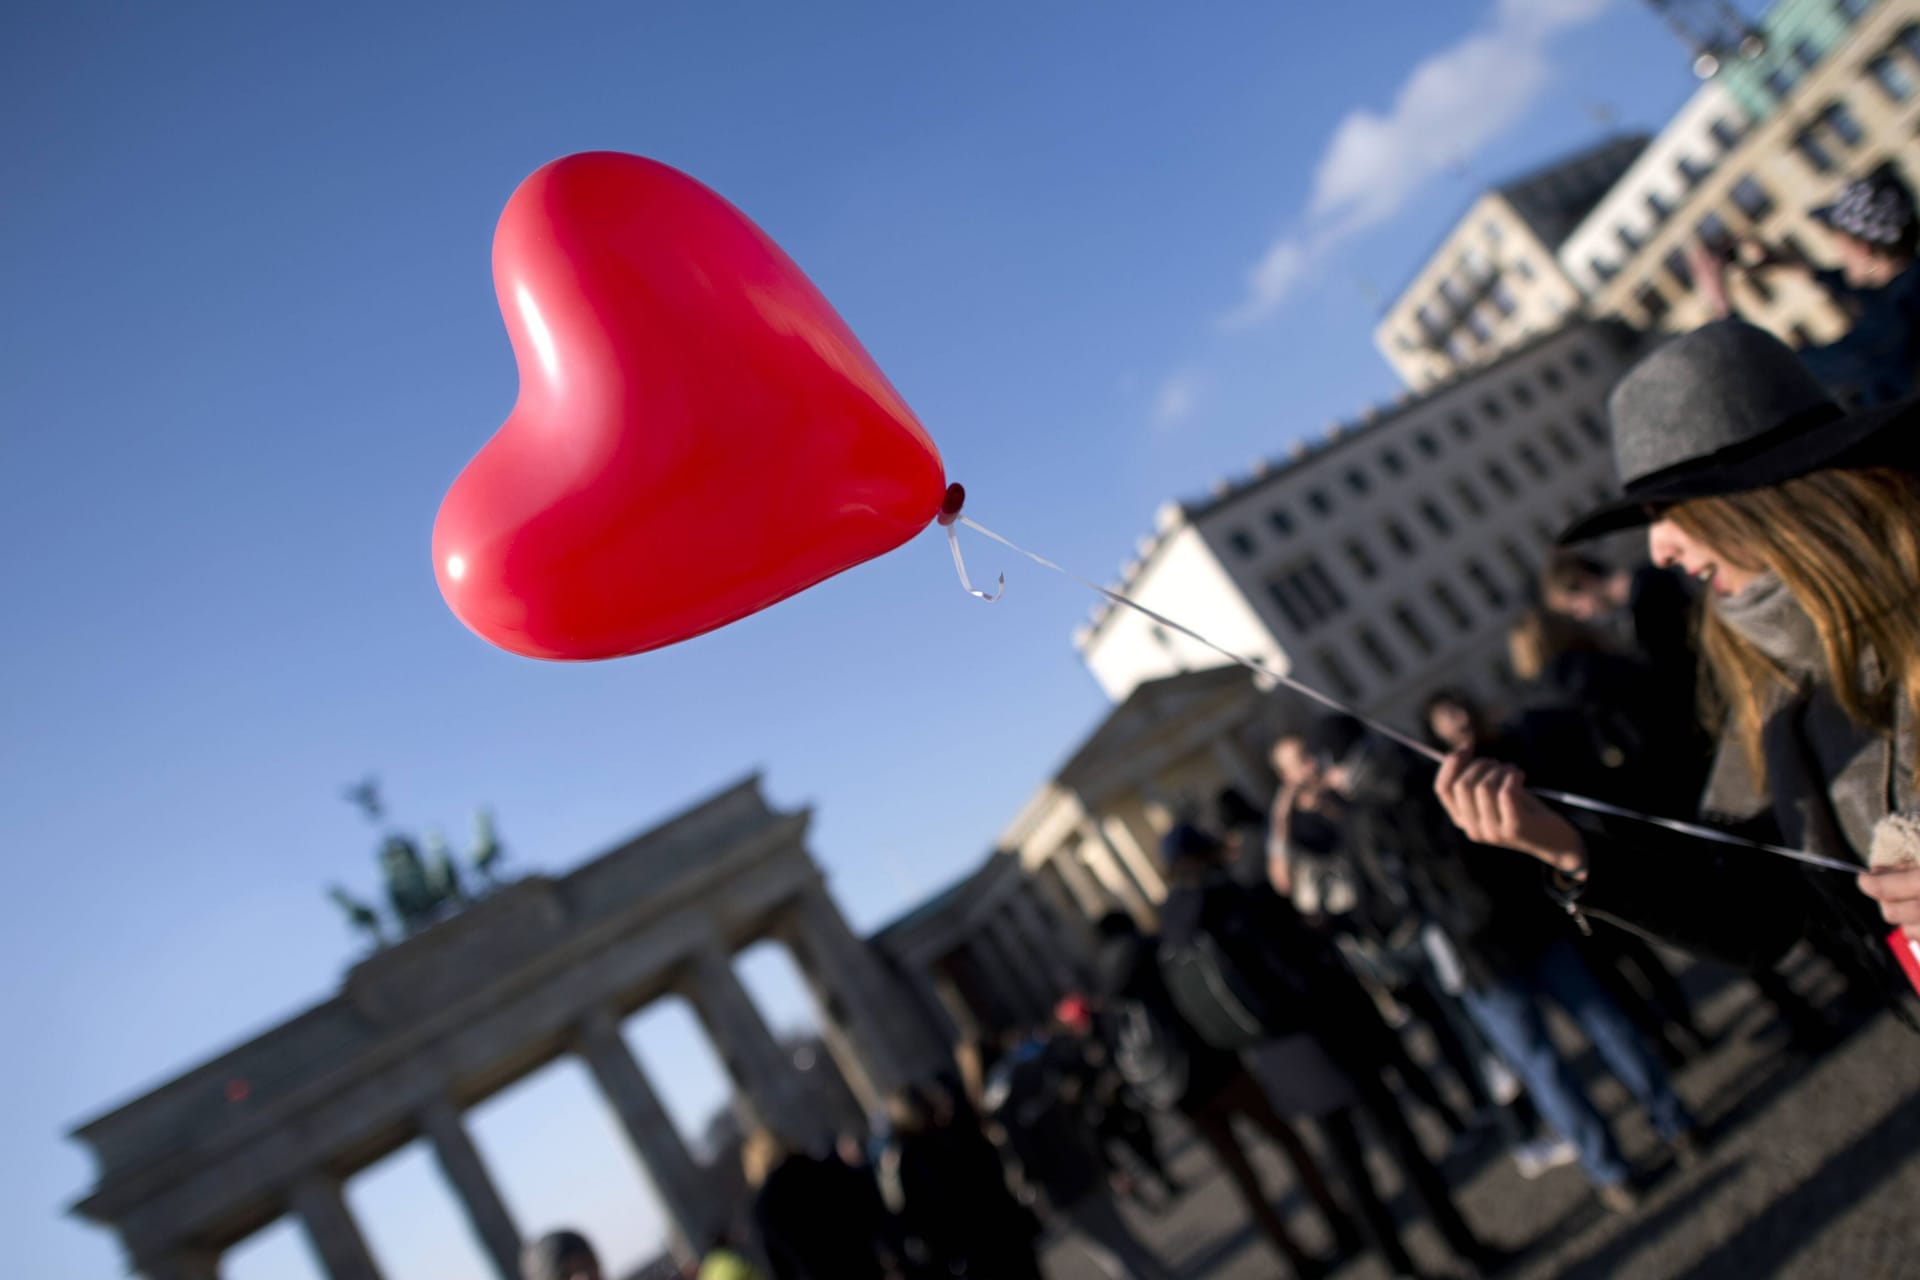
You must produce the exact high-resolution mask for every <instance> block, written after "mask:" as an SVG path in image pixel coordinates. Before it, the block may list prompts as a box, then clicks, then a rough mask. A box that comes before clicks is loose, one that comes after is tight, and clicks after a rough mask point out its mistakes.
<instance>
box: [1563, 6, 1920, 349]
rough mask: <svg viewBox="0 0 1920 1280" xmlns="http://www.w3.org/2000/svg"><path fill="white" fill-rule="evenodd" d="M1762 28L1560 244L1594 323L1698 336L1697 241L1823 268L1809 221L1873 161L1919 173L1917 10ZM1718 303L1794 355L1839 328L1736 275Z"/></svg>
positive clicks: (1778, 11)
mask: <svg viewBox="0 0 1920 1280" xmlns="http://www.w3.org/2000/svg"><path fill="white" fill-rule="evenodd" d="M1761 31H1762V34H1763V36H1764V39H1765V50H1764V52H1763V53H1761V54H1760V55H1759V56H1758V57H1756V58H1752V59H1732V60H1729V61H1728V62H1727V63H1726V64H1725V68H1724V70H1722V71H1721V72H1720V73H1719V74H1718V75H1716V76H1715V78H1714V79H1713V80H1712V81H1710V82H1709V83H1707V84H1706V85H1703V86H1702V87H1701V88H1700V90H1699V91H1698V92H1696V94H1695V95H1694V97H1693V99H1692V100H1691V101H1690V102H1689V103H1688V104H1687V106H1686V107H1685V108H1683V109H1682V110H1681V111H1680V112H1679V113H1678V114H1677V115H1676V116H1675V117H1674V119H1673V121H1672V122H1671V123H1670V124H1669V125H1668V126H1667V128H1665V129H1664V130H1662V132H1661V133H1660V135H1659V136H1658V137H1657V138H1656V139H1655V140H1654V142H1653V143H1652V145H1650V146H1649V147H1648V149H1647V151H1646V153H1645V154H1644V155H1643V156H1642V157H1641V159H1640V161H1639V162H1638V163H1636V164H1635V165H1634V167H1633V168H1632V169H1630V170H1629V171H1628V172H1627V174H1626V175H1625V176H1624V177H1623V178H1622V179H1621V181H1620V183H1619V184H1618V185H1617V186H1616V188H1615V189H1614V191H1613V192H1612V193H1610V194H1609V195H1608V197H1607V198H1606V199H1604V200H1602V201H1601V202H1600V203H1599V204H1598V205H1596V206H1595V207H1594V209H1593V211H1592V212H1591V213H1590V214H1589V215H1588V216H1587V218H1586V220H1585V221H1584V222H1583V224H1582V225H1581V226H1580V227H1579V228H1578V229H1576V230H1575V232H1574V233H1573V234H1572V235H1571V236H1569V237H1568V239H1567V241H1566V243H1565V245H1564V246H1563V247H1562V251H1561V266H1562V269H1563V270H1564V272H1565V273H1566V274H1567V275H1568V276H1569V277H1571V278H1572V279H1573V280H1574V281H1575V282H1576V283H1577V284H1579V286H1580V287H1581V289H1582V291H1583V292H1584V293H1585V294H1586V296H1587V303H1586V306H1587V310H1588V312H1589V313H1590V314H1593V315H1596V316H1613V317H1619V318H1621V319H1623V320H1625V321H1626V322H1627V323H1629V324H1632V325H1635V326H1638V327H1641V328H1645V329H1648V330H1665V331H1670V332H1680V331H1684V330H1686V329H1691V328H1694V327H1695V326H1697V325H1700V324H1702V323H1705V322H1706V321H1707V320H1708V319H1709V318H1710V317H1711V313H1710V311H1709V307H1708V304H1707V302H1706V301H1705V299H1704V298H1703V297H1702V294H1701V291H1700V289H1699V288H1698V285H1699V282H1698V281H1697V280H1696V279H1694V273H1693V270H1692V267H1691V265H1690V264H1689V262H1688V255H1687V250H1688V247H1689V245H1690V244H1692V243H1693V242H1694V241H1696V240H1700V241H1705V242H1706V243H1707V244H1708V245H1710V246H1714V247H1716V248H1724V247H1725V246H1726V245H1728V244H1730V243H1732V242H1733V241H1735V240H1738V239H1744V238H1748V237H1754V238H1758V239H1760V240H1762V241H1764V242H1766V243H1769V244H1773V245H1780V246H1785V247H1787V248H1789V249H1793V250H1797V251H1799V252H1800V253H1801V254H1802V255H1803V256H1806V257H1808V258H1810V259H1812V260H1814V261H1815V262H1819V263H1832V262H1834V261H1835V258H1834V253H1833V245H1832V241H1831V239H1830V237H1829V236H1828V234H1827V231H1826V229H1825V228H1824V227H1823V226H1821V225H1820V224H1819V223H1818V222H1816V221H1814V220H1813V219H1812V218H1810V217H1808V216H1807V214H1808V211H1809V210H1811V209H1813V208H1815V207H1817V206H1818V205H1820V204H1822V203H1825V202H1826V201H1828V200H1830V199H1831V198H1832V197H1833V196H1834V195H1835V194H1836V193H1837V192H1838V191H1839V189H1840V188H1841V187H1842V186H1844V185H1845V184H1846V183H1847V182H1848V181H1849V180H1850V179H1852V178H1855V177H1858V176H1860V175H1862V174H1864V173H1866V172H1867V171H1868V170H1870V169H1872V168H1874V167H1875V166H1876V165H1879V164H1880V163H1882V162H1883V161H1892V162H1893V163H1894V164H1895V165H1896V166H1897V167H1898V168H1899V169H1901V170H1902V171H1903V173H1904V174H1905V175H1906V176H1907V179H1908V181H1909V182H1910V183H1911V182H1912V181H1913V180H1914V179H1915V178H1916V177H1920V138H1916V130H1917V129H1920V0H1784V2H1783V3H1781V4H1778V5H1776V6H1774V8H1773V9H1771V10H1770V11H1769V12H1768V13H1767V14H1766V15H1765V17H1764V18H1763V19H1762V20H1761ZM1729 293H1730V300H1731V301H1732V303H1733V305H1734V307H1735V308H1736V309H1737V310H1738V312H1739V313H1740V314H1741V315H1742V316H1743V317H1745V318H1746V319H1749V320H1751V321H1753V322H1754V323H1756V324H1760V325H1763V326H1765V327H1766V328H1768V329H1771V330H1772V331H1773V332H1775V333H1777V334H1779V335H1780V336H1781V337H1782V338H1785V339H1787V340H1788V341H1790V342H1793V343H1795V344H1796V345H1806V344H1808V343H1815V342H1829V341H1832V340H1833V339H1834V338H1837V337H1839V336H1840V335H1841V334H1842V333H1843V332H1844V331H1845V328H1846V326H1847V323H1848V320H1847V317H1846V316H1845V315H1844V314H1843V313H1842V312H1841V311H1840V309H1839V308H1837V307H1836V306H1835V305H1834V304H1833V303H1832V301H1831V300H1830V299H1829V298H1828V297H1827V295H1826V294H1825V292H1824V291H1822V290H1820V289H1819V288H1817V287H1816V286H1814V285H1813V284H1812V283H1811V282H1810V281H1808V280H1806V279H1805V278H1804V277H1803V276H1798V275H1794V274H1790V273H1784V272H1768V273H1764V274H1749V273H1746V272H1743V271H1738V270H1736V271H1734V272H1733V273H1732V274H1731V279H1730V282H1729Z"/></svg>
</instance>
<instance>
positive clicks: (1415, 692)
mask: <svg viewBox="0 0 1920 1280" xmlns="http://www.w3.org/2000/svg"><path fill="white" fill-rule="evenodd" d="M1638 349H1639V343H1638V336H1637V335H1635V334H1633V333H1632V332H1631V331H1628V330H1626V329H1624V328H1622V327H1620V326H1614V325H1606V324H1598V323H1592V322H1586V321H1579V322H1576V323H1574V324H1571V325H1568V326H1566V327H1563V328H1562V329H1560V330H1558V331H1556V332H1553V333H1550V334H1547V335H1545V336H1543V337H1539V338H1536V339H1535V340H1534V341H1533V342H1532V343H1530V344H1528V345H1527V346H1524V347H1521V348H1519V349H1516V350H1513V351H1510V352H1508V353H1507V354H1505V355H1504V356H1502V357H1501V358H1499V359H1498V360H1496V361H1494V362H1493V363H1491V364H1488V365H1485V366H1483V367H1481V368H1479V369H1477V370H1475V371H1474V372H1472V373H1470V374H1467V375H1464V376H1461V377H1458V378H1456V379H1454V380H1453V381H1452V382H1449V383H1447V384H1445V385H1443V386H1441V387H1439V388H1437V389H1435V390H1433V391H1431V392H1429V393H1428V394H1426V395H1424V396H1420V397H1417V398H1411V399H1408V400H1406V401H1405V402H1403V403H1401V404H1399V405H1396V406H1395V407H1393V408H1391V409H1389V410H1386V411H1384V412H1382V413H1379V414H1377V415H1375V416H1374V417H1372V418H1371V419H1369V420H1366V421H1363V422H1360V423H1358V424H1355V425H1353V426H1351V427H1345V428H1341V429H1339V430H1336V431H1335V432H1333V433H1331V434H1329V435H1328V436H1327V438H1325V439H1323V440H1320V441H1318V442H1315V443H1311V444H1303V445H1301V446H1298V447H1297V448H1296V451H1295V452H1294V453H1293V454H1292V455H1290V456H1289V457H1287V458H1286V459H1283V460H1279V461H1276V462H1275V463H1273V464H1272V465H1270V466H1269V467H1267V468H1265V469H1263V470H1260V471H1257V472H1256V473H1255V474H1253V475H1251V476H1248V477H1246V478H1244V479H1240V480H1238V481H1235V482H1231V483H1222V484H1221V485H1219V486H1217V487H1216V490H1215V492H1214V494H1213V495H1212V496H1211V497H1210V498H1209V499H1208V500H1206V501H1202V502H1186V503H1171V504H1168V505H1167V506H1166V507H1164V508H1162V510H1161V512H1160V516H1159V521H1158V528H1157V531H1156V533H1155V534H1154V536H1153V537H1152V538H1150V539H1148V540H1146V541H1145V542H1143V544H1142V546H1141V548H1140V552H1141V554H1140V557H1139V559H1137V560H1136V561H1134V562H1132V563H1131V564H1130V565H1129V566H1128V568H1127V572H1126V574H1125V575H1124V577H1123V579H1122V581H1121V583H1120V587H1121V589H1122V590H1123V591H1125V592H1126V593H1127V594H1128V595H1130V596H1132V597H1133V598H1135V599H1137V600H1139V601H1140V602H1141V603H1142V604H1144V605H1146V606H1147V607H1148V608H1150V609H1153V610H1155V611H1156V612H1158V613H1160V614H1162V615H1164V616H1166V617H1170V618H1176V619H1178V620H1179V621H1180V622H1181V623H1183V624H1184V625H1186V626H1189V627H1191V628H1193V629H1194V630H1196V631H1198V632H1199V633H1201V634H1202V635H1206V636H1208V637H1209V638H1211V639H1213V640H1215V641H1216V642H1217V643H1219V644H1221V645H1223V646H1225V647H1227V648H1228V649H1231V650H1234V651H1236V652H1239V653H1242V654H1244V655H1246V656H1248V657H1251V658H1255V659H1258V660H1259V661H1261V662H1263V663H1265V664H1267V665H1268V666H1269V667H1270V668H1271V669H1273V670H1275V671H1277V672H1280V673H1285V674H1291V675H1294V676H1295V677H1296V678H1298V679H1301V680H1303V681H1305V682H1307V683H1309V684H1312V685H1315V686H1316V687H1318V688H1321V689H1324V690H1325V691H1327V692H1329V693H1332V694H1335V695H1338V696H1339V697H1341V698H1343V699H1345V700H1347V701H1349V702H1352V703H1355V704H1357V705H1358V706H1360V707H1361V708H1363V709H1364V710H1366V711H1368V712H1369V713H1371V714H1375V715H1380V716H1385V717H1387V718H1388V719H1390V720H1392V721H1394V722H1395V723H1398V724H1402V725H1405V726H1408V727H1411V726H1412V724H1413V721H1414V718H1415V715H1416V712H1417V708H1418V706H1419V704H1420V702H1421V701H1422V699H1423V698H1424V697H1425V696H1426V695H1427V694H1428V693H1430V692H1431V691H1432V690H1433V689H1434V688H1436V687H1438V686H1440V685H1459V686H1463V687H1465V688H1466V689H1468V690H1470V691H1473V692H1476V693H1479V694H1481V695H1482V696H1484V697H1488V698H1497V697H1498V695H1499V694H1500V693H1501V692H1502V691H1503V689H1504V682H1505V674H1504V673H1505V665H1504V655H1505V651H1506V650H1505V641H1504V633H1505V629H1506V627H1507V625H1508V623H1509V622H1510V621H1511V619H1512V616H1513V614H1514V613H1515V611H1516V610H1517V609H1518V607H1519V605H1520V604H1521V602H1522V600H1523V598H1524V596H1525V594H1526V592H1527V591H1528V590H1529V589H1530V587H1531V585H1532V583H1533V581H1534V578H1535V575H1536V574H1537V572H1538V569H1539V566H1540V563H1541V561H1542V559H1543V557H1544V555H1545V553H1546V551H1547V549H1548V548H1549V546H1550V545H1551V543H1552V540H1553V538H1554V536H1555V535H1556V534H1557V533H1558V531H1559V530H1560V529H1561V528H1562V527H1564V526H1565V524H1566V523H1567V522H1568V520H1569V519H1570V518H1571V517H1573V516H1574V515H1576V514H1578V513H1579V512H1580V511H1582V510H1584V509H1586V508H1587V507H1590V506H1592V505H1594V504H1595V503H1596V502H1598V501H1599V500H1601V499H1602V498H1604V497H1606V496H1607V495H1608V494H1609V493H1610V492H1611V491H1612V490H1613V486H1614V479H1613V464H1612V457H1611V453H1610V451H1609V448H1608V438H1607V429H1606V425H1605V415H1606V404H1605V401H1606V395H1607V392H1608V391H1609V389H1611V387H1612V386H1613V384H1614V381H1615V380H1616V379H1617V378H1618V377H1619V376H1620V374H1621V372H1622V371H1623V370H1624V369H1625V368H1626V366H1627V365H1628V363H1629V362H1630V361H1631V359H1632V357H1633V355H1634V354H1635V353H1636V352H1637V351H1638ZM1076 644H1077V646H1078V648H1079V650H1080V653H1081V655H1082V657H1083V658H1084V659H1085V661H1086V663H1087V665H1088V667H1089V668H1090V669H1091V670H1092V672H1093V674H1094V677H1095V678H1096V679H1097V680H1098V681H1099V682H1100V685H1101V687H1102V688H1103V689H1105V690H1106V692H1107V694H1108V696H1109V697H1111V698H1113V699H1114V700H1116V701H1121V700H1124V699H1125V698H1127V697H1128V696H1129V695H1130V694H1131V693H1132V691H1133V690H1134V689H1136V688H1137V687H1139V686H1140V685H1141V684H1142V683H1144V682H1146V681H1149V680H1152V679H1155V678H1158V677H1162V676H1167V675H1172V674H1177V673H1179V672H1183V671H1194V670H1200V669H1204V668H1207V667H1213V666H1217V665H1219V663H1220V662H1221V661H1222V659H1221V658H1220V656H1219V655H1218V654H1217V653H1214V652H1213V651H1211V650H1209V649H1207V648H1205V647H1204V646H1201V645H1199V644H1196V643H1195V642H1193V641H1192V640H1190V639H1188V638H1187V637H1185V636H1182V635H1180V634H1179V633H1177V632H1174V631H1171V630H1169V629H1168V628H1165V627H1162V626H1160V625H1158V624H1157V623H1155V622H1154V621H1153V619H1151V618H1148V617H1145V616H1143V615H1141V614H1139V613H1136V612H1134V611H1132V610H1130V609H1125V608H1121V607H1117V606H1112V605H1107V606H1102V607H1101V608H1099V609H1098V610H1097V611H1096V612H1095V614H1094V616H1093V618H1092V620H1091V621H1090V622H1089V623H1088V624H1087V625H1085V626H1084V627H1082V628H1081V629H1080V631H1079V632H1078V633H1077V635H1076Z"/></svg>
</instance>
